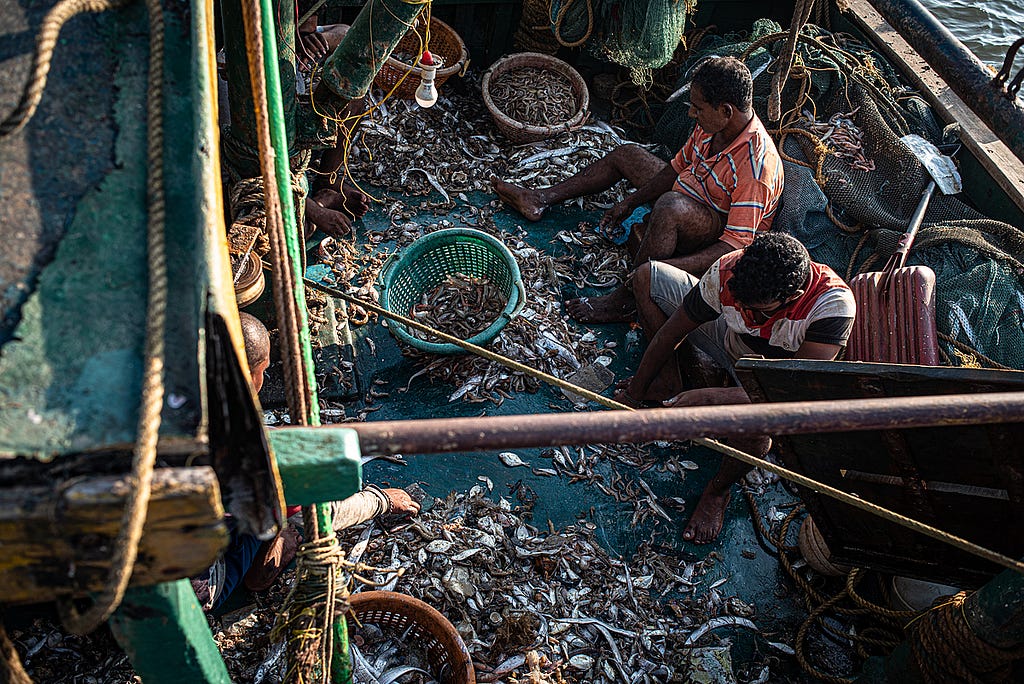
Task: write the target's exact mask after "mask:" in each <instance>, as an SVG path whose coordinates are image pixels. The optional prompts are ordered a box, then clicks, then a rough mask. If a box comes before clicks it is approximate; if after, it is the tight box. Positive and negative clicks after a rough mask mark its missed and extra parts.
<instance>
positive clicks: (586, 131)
mask: <svg viewBox="0 0 1024 684" xmlns="http://www.w3.org/2000/svg"><path fill="white" fill-rule="evenodd" d="M461 85H462V86H463V88H462V90H465V91H467V92H464V93H460V92H457V91H456V88H454V87H452V86H454V83H453V82H451V81H449V84H446V87H445V88H443V89H442V90H441V97H440V98H439V99H438V101H437V104H435V105H434V106H433V107H430V108H429V109H423V108H421V107H418V106H417V105H415V104H414V103H411V102H410V101H408V100H399V99H394V98H391V99H388V100H385V101H383V102H380V103H377V104H376V105H375V109H374V110H373V113H372V114H371V115H370V116H368V117H367V118H366V119H364V120H363V121H361V122H360V124H359V125H358V127H357V128H356V130H355V135H354V138H353V144H352V147H351V149H350V152H349V161H348V168H349V171H350V172H351V174H352V177H353V178H354V179H355V180H356V181H357V182H358V183H360V184H367V185H373V186H377V187H383V188H386V189H388V190H391V191H396V192H402V193H405V194H407V195H427V194H430V193H432V192H433V193H436V194H437V195H439V196H440V197H441V198H442V200H443V202H442V203H441V204H439V205H435V206H446V207H449V208H450V207H452V206H453V205H454V204H455V200H456V199H457V197H456V196H457V195H458V194H459V193H466V192H470V191H474V190H477V191H484V192H490V191H491V185H490V178H491V177H492V176H494V175H497V176H499V177H501V178H503V179H506V180H508V181H510V182H515V183H522V182H527V181H532V182H533V184H535V185H551V184H554V183H557V182H559V181H561V180H565V179H566V178H568V177H569V176H571V175H573V174H574V173H576V172H577V171H579V170H581V169H583V168H584V167H586V166H587V165H588V164H590V163H591V162H593V161H594V160H596V159H599V158H600V157H602V156H604V155H605V154H607V153H608V152H610V151H611V150H613V149H614V148H616V147H618V146H619V145H622V144H625V143H627V142H629V141H627V140H625V139H624V138H623V137H622V136H621V135H620V134H619V133H618V132H616V130H615V129H613V128H612V127H611V126H609V125H608V124H606V123H604V122H594V123H592V124H587V125H585V126H582V127H580V128H579V129H576V130H574V131H571V132H566V133H562V134H560V135H557V136H554V137H552V138H549V139H547V140H543V141H540V142H536V143H530V144H528V145H519V146H515V145H513V144H512V143H511V142H510V141H509V140H507V139H506V138H504V137H503V136H502V135H500V134H499V133H498V132H497V130H496V129H495V127H494V122H493V121H492V120H491V117H490V115H489V114H488V112H487V109H486V107H485V106H484V104H483V99H482V96H481V94H480V79H479V75H478V74H474V73H473V72H471V73H470V74H469V75H467V76H466V78H465V79H463V80H462V83H461ZM623 196H624V189H623V188H616V189H614V190H613V191H611V192H607V193H602V194H601V195H598V196H595V197H590V198H587V199H585V200H584V199H582V198H581V200H580V203H581V206H583V207H585V208H587V209H597V208H602V207H603V208H608V207H610V206H611V205H612V204H613V203H614V202H616V201H618V200H620V199H622V197H623ZM463 201H464V202H465V199H463ZM388 213H389V215H392V216H393V214H392V211H391V210H390V207H389V211H388ZM404 213H408V212H404ZM410 217H411V216H410ZM410 217H407V218H406V221H407V220H408V218H410Z"/></svg>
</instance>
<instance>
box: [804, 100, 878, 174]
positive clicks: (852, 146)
mask: <svg viewBox="0 0 1024 684" xmlns="http://www.w3.org/2000/svg"><path fill="white" fill-rule="evenodd" d="M859 109H860V107H857V108H856V109H854V110H853V111H851V112H847V113H844V112H837V113H835V114H833V115H832V117H831V118H830V119H829V120H828V121H826V122H817V121H815V120H814V115H812V114H811V113H810V112H806V111H805V112H804V116H805V117H806V118H807V119H808V121H809V123H808V124H807V128H808V129H809V130H810V131H811V132H812V133H814V134H815V135H817V136H819V137H820V138H821V142H822V143H824V144H826V145H828V147H829V149H830V151H831V152H832V154H834V155H835V156H836V158H838V159H844V160H846V161H847V162H848V163H849V164H850V168H851V169H857V170H858V171H874V170H875V160H874V159H868V158H867V157H865V156H864V133H863V131H861V130H860V128H859V127H858V126H857V124H855V123H854V122H853V119H852V118H851V117H853V116H854V115H856V114H857V111H858V110H859Z"/></svg>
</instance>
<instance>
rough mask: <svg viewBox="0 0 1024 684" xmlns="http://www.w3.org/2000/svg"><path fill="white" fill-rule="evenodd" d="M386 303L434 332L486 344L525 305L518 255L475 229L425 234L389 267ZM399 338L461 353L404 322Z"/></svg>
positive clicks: (396, 327)
mask: <svg viewBox="0 0 1024 684" xmlns="http://www.w3.org/2000/svg"><path fill="white" fill-rule="evenodd" d="M380 289H381V297H380V301H381V305H382V306H383V307H384V308H385V309H387V310H388V311H391V312H392V313H396V314H399V315H401V316H406V317H408V318H411V319H413V320H416V321H418V322H420V323H423V324H425V325H427V326H429V327H430V328H432V329H434V330H438V331H440V332H443V333H447V334H449V335H452V336H454V337H458V338H460V339H463V340H466V341H467V342H471V343H472V344H476V345H483V344H487V343H488V342H490V341H491V340H493V339H494V338H495V336H497V334H498V333H499V332H501V329H502V328H504V327H505V324H507V323H508V322H509V321H511V320H512V319H513V318H514V317H515V316H516V314H518V313H519V311H520V310H521V309H522V308H523V305H524V304H525V302H526V290H525V288H524V286H523V279H522V276H521V274H520V272H519V265H518V264H517V263H516V260H515V257H514V256H512V253H511V252H510V251H509V249H508V247H506V246H505V245H504V244H503V243H502V242H501V241H500V240H498V239H497V238H495V237H493V236H491V235H488V234H487V233H484V232H482V231H479V230H473V229H472V228H451V229H448V230H440V231H437V232H434V233H430V234H428V235H425V236H423V237H422V238H420V239H418V240H416V241H415V242H414V243H412V244H411V245H410V246H409V247H408V249H406V250H404V252H403V253H402V256H401V257H400V258H398V259H397V260H395V261H392V262H391V263H390V264H388V265H387V266H385V268H384V273H383V276H382V277H381V284H380ZM389 328H390V330H391V331H392V332H393V333H394V334H395V336H396V337H397V338H398V339H399V340H401V341H402V342H405V343H407V344H409V345H412V346H413V347H416V348H417V349H420V350H422V351H426V352H432V353H435V354H459V353H462V352H463V349H462V348H461V347H459V346H457V345H455V344H451V343H448V342H442V341H436V340H437V338H436V336H434V335H430V334H429V333H424V332H421V331H419V330H414V329H412V328H411V327H408V326H406V325H405V324H403V323H399V322H392V323H391V324H390V326H389Z"/></svg>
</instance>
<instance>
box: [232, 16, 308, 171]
mask: <svg viewBox="0 0 1024 684" xmlns="http://www.w3.org/2000/svg"><path fill="white" fill-rule="evenodd" d="M220 5H221V14H222V17H223V19H222V21H223V24H224V35H225V36H230V39H228V40H225V41H224V55H225V57H226V58H227V81H228V107H229V109H230V110H231V135H232V136H234V137H235V138H236V139H237V140H238V141H239V142H241V143H243V144H244V145H245V146H247V147H248V148H249V149H250V150H252V159H250V160H241V159H232V161H233V162H234V163H240V162H246V161H247V162H249V163H248V164H243V168H241V169H239V171H240V172H241V173H242V174H243V175H246V176H258V175H260V166H259V160H258V159H257V158H256V148H257V138H256V112H255V109H254V107H253V102H252V84H251V81H250V80H249V63H248V60H247V58H246V54H245V25H244V23H243V22H242V5H241V2H240V1H239V0H222V1H221V3H220ZM294 10H295V8H294V5H293V4H290V3H289V2H288V1H286V0H273V2H272V3H271V12H272V13H271V15H270V16H271V17H273V19H272V20H270V21H269V22H268V24H267V25H268V26H269V27H270V29H269V30H270V31H271V33H272V35H273V36H274V38H275V40H276V42H277V46H278V53H277V54H278V57H277V73H278V75H279V78H278V83H277V86H276V87H277V90H278V92H280V95H281V97H280V101H281V108H282V110H283V111H282V113H283V116H284V126H285V132H286V139H287V143H288V148H289V149H291V150H294V146H295V112H296V109H297V107H298V101H297V99H296V94H295V11H294ZM265 39H266V38H264V40H265ZM267 87H268V88H270V87H273V86H272V85H271V84H270V83H268V84H267ZM268 95H269V93H268ZM289 156H290V155H285V163H286V164H287V162H288V157H289ZM285 187H288V186H287V185H286V186H285Z"/></svg>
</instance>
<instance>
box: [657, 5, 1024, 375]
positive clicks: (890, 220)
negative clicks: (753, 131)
mask: <svg viewBox="0 0 1024 684" xmlns="http://www.w3.org/2000/svg"><path fill="white" fill-rule="evenodd" d="M785 38H786V33H785V32H782V30H781V26H779V25H778V24H775V23H774V22H770V21H767V20H758V22H755V24H754V26H753V29H752V31H751V32H750V34H749V35H748V36H737V35H731V36H726V37H723V38H717V39H706V40H705V41H704V42H702V44H701V49H700V50H699V51H697V52H695V54H692V55H690V56H689V58H688V59H687V61H686V62H685V63H684V65H683V68H682V71H681V73H682V74H683V75H682V77H681V78H680V81H679V82H678V83H677V84H676V87H677V89H679V88H682V87H683V86H685V85H686V84H687V83H688V82H689V79H691V78H692V73H693V70H694V69H695V67H696V66H697V65H698V64H699V63H700V62H701V61H702V60H703V59H706V58H708V57H709V56H713V55H719V56H725V55H733V56H737V57H739V58H741V59H744V60H745V61H746V63H747V65H748V66H749V68H750V70H751V73H752V74H753V75H754V77H755V78H754V108H755V110H756V111H757V113H758V115H759V116H760V117H761V119H762V121H765V122H766V124H767V125H768V128H769V130H770V131H771V132H772V133H773V135H774V136H775V138H776V142H777V143H778V145H779V149H780V153H781V154H782V157H783V160H784V162H783V163H784V166H785V173H786V185H785V191H784V194H783V206H782V209H781V210H780V213H779V215H778V216H777V217H776V219H775V222H774V224H773V227H774V228H775V229H777V230H784V231H786V232H789V233H792V234H793V235H794V236H796V237H797V238H799V239H800V240H801V241H802V242H803V243H804V244H805V245H807V248H808V250H809V251H810V252H811V256H812V257H813V258H814V259H815V260H816V261H819V262H822V263H826V264H828V265H830V266H832V267H833V268H834V269H835V270H836V271H837V272H838V273H839V274H840V275H843V276H844V277H846V278H847V280H849V279H850V278H852V277H853V276H855V275H857V274H858V273H862V272H867V271H872V270H880V269H881V268H882V266H883V265H884V263H885V260H886V259H887V258H888V257H889V256H890V255H891V254H892V253H893V251H894V250H895V248H896V245H897V242H898V240H899V237H900V235H901V234H902V233H903V231H904V230H905V229H906V227H907V224H908V223H909V220H910V216H911V214H912V213H913V211H914V209H915V207H916V206H917V204H918V202H919V201H920V199H921V196H922V194H923V192H924V189H925V187H926V185H927V183H928V180H929V176H928V173H927V171H926V170H925V169H924V167H923V166H922V165H921V163H920V162H919V161H918V160H917V158H916V157H915V156H914V154H913V153H912V152H911V151H910V150H909V149H908V148H907V147H906V146H905V145H904V144H903V143H902V142H901V141H900V140H899V139H900V138H901V137H902V136H904V135H907V134H909V133H915V134H917V135H920V136H922V137H924V138H925V139H927V140H929V141H931V142H933V143H935V144H940V143H941V142H942V138H943V129H942V126H941V125H940V124H939V122H938V119H937V118H936V117H935V115H934V113H933V112H932V110H931V108H930V107H929V105H928V104H927V102H925V101H924V100H923V99H922V98H921V97H920V96H919V95H917V94H916V93H914V92H913V91H912V90H911V89H910V88H908V87H907V86H905V85H903V84H901V83H900V81H899V79H898V77H897V75H896V72H895V70H894V69H893V68H892V67H891V66H890V65H889V64H888V63H887V62H886V61H885V59H884V58H882V57H881V56H880V55H878V54H877V53H875V52H874V51H873V50H871V49H870V48H869V47H867V46H866V45H864V44H863V43H861V42H859V41H857V40H856V39H854V38H853V37H851V36H848V35H844V34H839V33H835V34H833V33H829V32H828V31H825V30H823V29H821V28H818V27H816V26H812V25H808V26H805V27H804V29H803V31H802V32H801V34H800V37H799V40H798V43H797V51H796V55H795V58H794V63H793V68H792V71H791V74H790V78H789V80H788V81H787V83H786V84H785V86H784V87H783V88H782V91H781V102H782V107H781V112H782V120H781V121H780V122H769V121H768V117H767V103H768V98H769V95H770V89H771V71H772V69H771V68H770V67H769V64H770V62H771V60H773V59H774V56H775V54H777V52H778V51H780V50H781V49H782V47H783V44H784V42H785ZM688 99H689V96H688V93H686V92H684V93H683V95H682V96H681V97H680V98H679V99H678V100H676V101H675V102H672V103H669V105H668V106H667V107H666V108H665V111H664V113H663V114H662V115H661V118H660V119H659V121H658V124H657V126H656V129H655V139H656V141H657V142H661V143H663V144H664V145H665V146H666V147H667V148H668V149H669V150H677V149H679V148H680V147H682V145H683V143H684V142H685V140H686V137H687V136H688V135H689V134H690V132H691V131H692V128H693V122H692V121H691V120H689V117H688V116H687V109H688V107H689V103H688ZM1022 261H1024V232H1022V231H1021V230H1019V229H1017V228H1015V227H1013V226H1011V225H1008V224H1006V223H1002V222H1000V221H995V220H992V219H989V218H987V217H985V216H984V215H983V214H982V213H981V212H979V211H977V210H976V209H975V208H974V207H971V206H969V205H968V204H966V203H965V202H964V201H963V200H962V199H961V197H960V196H943V195H941V194H936V196H935V197H934V198H933V199H932V202H931V204H930V206H929V209H928V212H927V213H926V214H925V219H924V225H923V227H922V228H921V230H920V232H919V233H918V236H917V239H916V241H915V243H914V246H913V248H912V250H911V252H910V258H909V260H908V264H911V265H914V264H919V265H924V266H928V267H930V268H931V269H932V270H933V271H935V274H936V278H937V292H936V299H937V302H936V304H937V318H938V321H937V322H938V329H939V334H940V339H941V340H942V347H943V352H944V358H945V360H946V361H948V362H949V363H950V364H953V365H981V366H1006V367H1010V368H1018V369H1024V313H1022V312H1024V306H1022V305H1024V265H1022Z"/></svg>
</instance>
